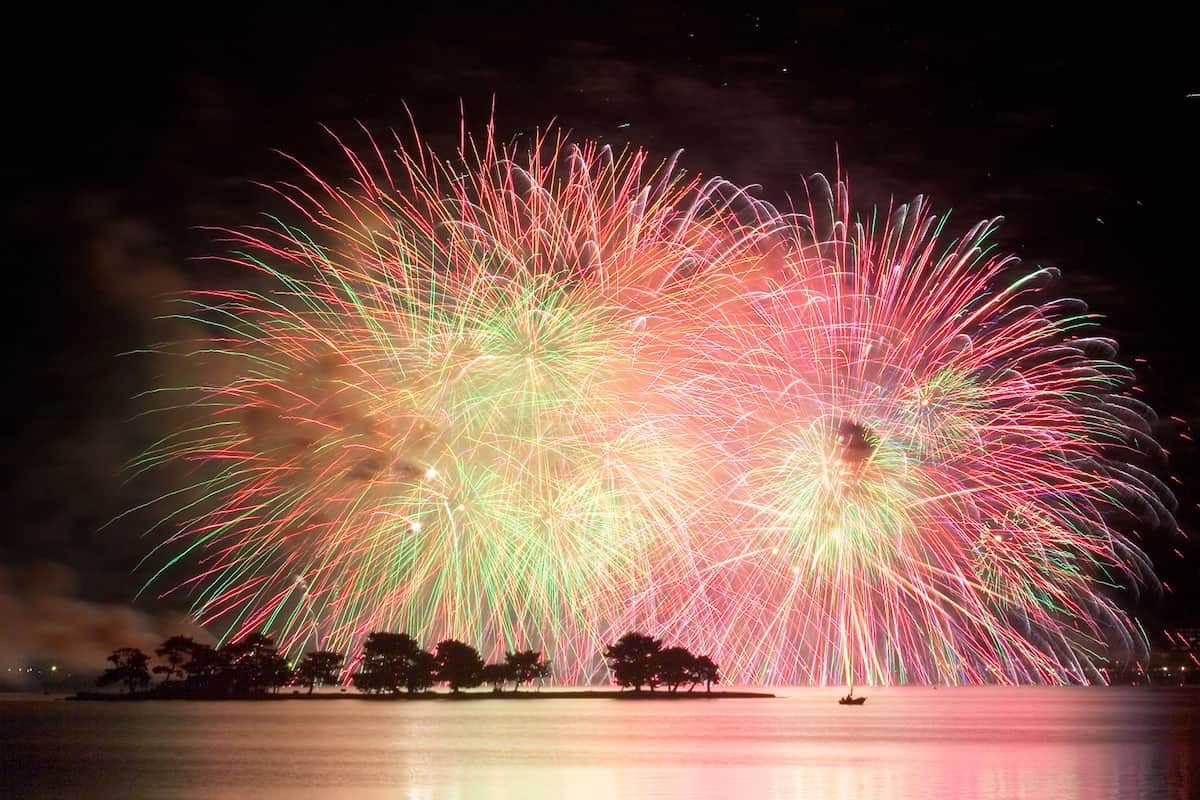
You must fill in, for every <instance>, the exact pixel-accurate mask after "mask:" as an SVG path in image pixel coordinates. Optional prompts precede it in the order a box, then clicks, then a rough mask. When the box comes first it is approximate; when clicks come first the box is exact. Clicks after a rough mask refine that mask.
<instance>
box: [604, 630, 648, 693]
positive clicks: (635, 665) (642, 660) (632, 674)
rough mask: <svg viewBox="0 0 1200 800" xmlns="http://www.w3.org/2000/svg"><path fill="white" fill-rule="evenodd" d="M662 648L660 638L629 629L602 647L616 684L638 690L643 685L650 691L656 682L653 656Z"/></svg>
mask: <svg viewBox="0 0 1200 800" xmlns="http://www.w3.org/2000/svg"><path fill="white" fill-rule="evenodd" d="M660 650H662V640H660V639H655V638H654V637H653V636H647V635H646V634H644V633H637V632H633V631H631V632H630V633H627V634H625V635H624V636H622V637H621V638H620V639H618V640H617V641H616V643H615V644H610V645H609V646H608V647H606V648H605V649H604V658H605V659H606V660H607V661H608V668H609V669H610V670H612V674H613V680H614V681H615V682H616V683H617V685H618V686H622V687H628V686H632V687H633V690H634V691H635V692H640V691H641V690H642V687H643V686H649V687H650V691H654V687H655V686H656V685H657V684H658V677H657V671H656V669H655V657H656V656H657V655H658V653H659V651H660Z"/></svg>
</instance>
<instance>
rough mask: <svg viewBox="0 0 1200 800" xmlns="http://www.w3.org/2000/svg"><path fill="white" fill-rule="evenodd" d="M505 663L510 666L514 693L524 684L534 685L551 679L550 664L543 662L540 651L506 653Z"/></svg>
mask: <svg viewBox="0 0 1200 800" xmlns="http://www.w3.org/2000/svg"><path fill="white" fill-rule="evenodd" d="M504 663H505V664H506V665H507V666H508V669H509V673H510V678H509V680H511V681H512V682H513V691H514V692H515V691H517V690H518V689H520V688H521V684H523V683H533V682H534V681H537V680H544V679H545V678H548V677H550V662H549V661H543V660H542V654H541V652H540V651H538V650H518V651H517V652H515V653H506V654H505V656H504Z"/></svg>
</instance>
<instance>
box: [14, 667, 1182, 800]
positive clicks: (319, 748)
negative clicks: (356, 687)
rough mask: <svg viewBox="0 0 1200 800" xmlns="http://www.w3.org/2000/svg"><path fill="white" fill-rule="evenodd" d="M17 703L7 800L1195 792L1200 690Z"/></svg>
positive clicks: (1088, 798) (1085, 797)
mask: <svg viewBox="0 0 1200 800" xmlns="http://www.w3.org/2000/svg"><path fill="white" fill-rule="evenodd" d="M775 691H776V692H778V693H779V694H780V695H781V696H780V697H779V698H777V699H774V700H770V699H768V700H734V699H725V700H706V701H702V702H627V701H621V700H544V701H527V702H506V701H492V700H488V701H478V702H465V703H445V702H418V703H403V702H399V703H366V702H351V701H345V702H342V701H337V702H280V703H235V702H229V703H183V702H176V703H161V702H147V703H128V704H126V703H119V704H118V703H111V704H110V703H67V702H49V701H41V702H39V701H12V702H0V770H2V777H0V796H3V797H119V798H123V799H128V798H140V797H147V798H150V797H154V798H157V797H168V796H169V797H172V798H186V797H197V798H199V797H203V798H220V797H253V798H256V799H262V798H274V797H280V798H285V797H286V798H291V799H292V800H294V799H295V798H300V797H331V798H360V797H398V798H476V797H480V798H512V800H535V799H537V798H564V797H577V798H596V800H618V799H619V798H639V799H640V798H684V797H687V798H752V799H753V800H763V799H765V798H831V799H833V800H851V799H853V800H875V799H876V798H922V800H925V799H927V798H934V799H935V800H937V799H940V798H945V799H947V800H949V799H950V798H953V800H967V799H968V798H1035V799H1036V800H1052V798H1072V799H1073V798H1078V799H1079V800H1100V799H1101V798H1119V799H1120V800H1130V799H1131V798H1172V799H1175V798H1178V799H1179V800H1183V799H1184V798H1196V797H1200V690H1188V689H1133V688H1125V689H1121V688H1109V689H1106V688H1069V689H1050V688H1045V689H1042V688H1028V689H1001V688H958V689H940V690H932V689H907V688H905V689H870V690H866V689H864V690H863V692H864V693H866V694H868V695H869V698H870V699H869V700H868V701H867V704H866V705H865V706H862V707H858V708H846V707H841V706H838V705H837V704H836V702H835V698H836V696H837V694H838V691H837V690H836V689H777V690H775Z"/></svg>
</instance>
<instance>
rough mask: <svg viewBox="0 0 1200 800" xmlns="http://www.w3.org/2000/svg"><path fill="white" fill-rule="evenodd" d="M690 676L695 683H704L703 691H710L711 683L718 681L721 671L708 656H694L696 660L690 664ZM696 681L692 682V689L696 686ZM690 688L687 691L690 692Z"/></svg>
mask: <svg viewBox="0 0 1200 800" xmlns="http://www.w3.org/2000/svg"><path fill="white" fill-rule="evenodd" d="M692 678H693V680H694V681H695V682H696V683H701V682H703V683H704V691H706V692H711V691H712V685H713V684H714V683H719V682H720V680H721V672H720V670H719V669H718V667H717V665H716V664H715V663H714V662H713V660H712V659H711V658H709V657H708V656H696V660H695V662H694V663H693V664H692ZM696 683H693V684H692V689H694V688H696ZM692 689H688V691H689V692H690V691H691V690H692Z"/></svg>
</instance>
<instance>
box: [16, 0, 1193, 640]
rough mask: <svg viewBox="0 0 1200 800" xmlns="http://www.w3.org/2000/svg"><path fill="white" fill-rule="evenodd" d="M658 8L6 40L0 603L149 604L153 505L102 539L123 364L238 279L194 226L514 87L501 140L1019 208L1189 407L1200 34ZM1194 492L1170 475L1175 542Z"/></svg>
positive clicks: (1178, 456) (116, 495) (114, 466)
mask: <svg viewBox="0 0 1200 800" xmlns="http://www.w3.org/2000/svg"><path fill="white" fill-rule="evenodd" d="M396 5H400V4H396ZM446 5H451V4H446ZM641 5H642V4H640V3H636V4H635V3H631V4H628V5H627V6H618V7H609V8H608V9H605V10H592V11H587V12H582V11H569V10H565V9H559V10H555V9H553V8H551V7H549V6H507V7H506V10H505V11H504V12H503V13H497V12H490V13H478V14H476V13H472V12H470V11H469V10H455V11H453V13H451V12H449V11H448V12H445V13H439V12H436V11H430V10H425V11H421V12H416V13H411V14H397V13H394V12H389V13H383V12H377V13H361V14H355V15H354V16H352V17H351V16H340V15H338V14H339V13H340V12H337V11H333V12H330V11H326V13H324V14H320V15H317V14H312V15H309V14H306V13H305V12H302V11H297V10H296V8H291V9H288V10H287V11H286V13H278V14H276V13H270V14H268V13H262V14H261V15H254V14H251V15H246V14H245V13H241V14H237V15H230V16H223V15H220V14H215V13H204V14H199V15H193V16H191V17H189V18H178V17H176V16H175V15H174V12H173V11H172V12H170V14H168V13H167V12H164V13H163V14H162V15H161V16H159V15H153V14H150V15H147V14H127V13H125V12H116V11H113V12H107V11H106V12H105V13H104V14H96V15H94V16H65V15H56V16H54V17H53V18H50V17H48V16H47V17H45V18H42V19H40V20H39V19H37V18H36V17H27V18H26V20H25V21H24V22H21V23H19V24H14V25H12V26H11V27H10V28H9V30H8V33H7V37H6V38H7V41H6V42H5V53H4V58H5V59H6V61H7V62H8V63H6V64H5V69H4V77H5V89H6V102H5V110H6V112H7V114H6V116H8V117H9V119H10V122H9V125H8V126H7V132H8V134H9V145H8V146H7V148H6V149H7V151H8V153H7V154H8V156H9V159H10V160H11V162H12V163H11V164H10V166H9V168H8V169H7V170H6V176H8V177H7V178H6V186H7V188H8V191H9V193H10V203H11V208H10V209H9V215H8V219H7V222H8V223H9V226H8V227H9V233H8V236H7V239H8V247H7V248H6V254H7V256H8V261H9V263H8V265H7V267H8V269H7V276H6V277H7V279H8V286H9V291H8V293H7V299H8V313H6V314H5V315H4V322H3V324H4V325H5V326H6V327H7V329H8V330H7V342H8V347H7V348H5V349H6V351H7V354H8V355H9V356H10V357H11V359H12V361H11V363H10V366H9V372H10V381H9V382H8V389H7V390H6V391H5V393H4V399H3V407H4V417H3V418H4V420H5V421H6V427H7V431H8V436H7V437H6V438H7V446H6V448H5V452H4V454H3V455H2V456H0V459H2V461H0V465H2V468H3V470H4V480H3V484H2V486H0V489H2V491H3V497H2V499H3V502H4V508H5V511H6V513H5V525H4V529H3V531H4V532H3V534H0V568H3V571H0V592H7V593H8V595H10V596H18V597H23V598H25V600H26V601H27V600H28V598H29V596H30V593H31V592H32V591H33V589H30V588H29V586H30V582H31V579H30V578H29V576H30V575H31V574H34V575H42V574H44V573H43V572H37V573H31V572H30V570H31V569H34V568H33V567H32V566H31V565H33V564H35V563H39V564H41V566H38V567H37V569H38V570H45V569H46V567H45V565H44V563H43V562H47V561H49V562H53V563H54V564H55V565H57V566H56V567H54V569H55V570H56V572H55V574H57V575H59V576H60V577H61V576H63V575H66V576H68V578H66V579H64V580H63V581H62V582H60V583H61V584H62V592H63V593H64V594H71V595H76V596H78V597H79V598H80V599H81V602H88V603H96V604H102V603H111V604H113V605H112V606H107V607H108V608H111V609H119V608H121V607H122V606H124V605H126V604H128V603H129V601H130V600H131V598H132V596H133V594H134V593H135V592H136V590H137V588H138V587H139V586H140V585H141V583H142V580H143V579H144V577H145V575H144V574H140V573H136V572H134V571H133V568H134V566H135V564H136V560H137V558H138V556H139V555H140V554H141V553H142V552H144V550H145V546H146V542H145V541H144V540H142V539H140V538H139V537H140V534H141V532H142V531H141V530H140V529H139V527H138V526H139V520H138V518H137V517H136V516H135V517H133V518H132V519H131V520H130V521H128V522H125V523H121V524H118V525H115V526H113V527H110V528H108V529H106V530H105V531H103V532H100V531H99V528H100V527H101V525H102V524H103V523H104V522H105V521H107V520H108V519H110V518H111V517H112V516H113V514H114V513H116V512H117V511H119V510H121V509H122V508H124V507H127V506H128V505H129V504H130V503H131V502H136V501H137V500H138V499H139V498H140V497H142V494H139V493H143V494H144V492H145V491H147V487H144V486H137V487H127V488H122V486H121V474H120V469H121V465H122V463H123V462H124V461H125V460H126V459H128V458H129V457H131V456H132V455H133V454H134V453H136V451H137V449H138V446H139V445H140V444H144V443H145V442H146V440H147V437H148V436H150V435H152V434H153V431H152V430H151V429H150V428H149V427H148V426H147V425H146V424H145V423H143V422H139V421H137V420H134V421H130V418H131V417H132V416H133V414H134V413H135V411H136V405H135V404H134V403H133V402H131V400H130V398H131V397H132V396H133V395H135V394H136V393H137V392H139V391H141V390H143V389H145V388H147V387H148V386H151V385H153V384H154V381H155V375H154V374H153V372H152V368H151V367H150V366H148V365H146V364H144V363H142V362H139V361H137V360H136V359H129V358H119V357H118V356H117V354H119V353H121V352H124V351H127V350H130V349H133V348H136V347H139V346H144V345H146V344H147V343H151V342H154V341H157V340H158V339H159V338H161V336H162V335H163V331H162V329H161V327H160V326H158V325H156V323H154V322H153V321H152V320H153V317H154V316H155V314H156V313H158V312H159V311H160V310H161V296H162V295H163V293H165V292H171V291H175V290H178V289H183V288H187V287H195V286H204V285H211V284H213V283H215V282H219V281H221V280H223V279H224V277H225V276H221V275H219V274H217V273H216V272H214V269H215V268H214V267H212V266H211V265H209V264H205V263H204V262H201V261H198V260H197V259H198V258H199V257H201V256H204V255H207V254H210V253H212V252H214V251H215V246H214V245H213V244H212V242H211V237H210V235H209V234H206V233H204V232H203V231H201V230H199V229H198V226H205V225H222V224H240V223H244V222H247V221H249V220H250V219H251V218H252V215H253V214H255V213H256V212H258V211H260V210H262V209H263V208H269V207H271V203H272V202H273V201H272V200H271V198H269V197H268V196H267V195H266V194H265V193H264V192H262V191H261V190H259V189H257V188H255V187H254V186H252V185H251V181H253V180H271V179H274V178H277V177H280V176H285V175H290V174H292V173H291V167H289V166H288V165H287V164H286V163H285V162H284V161H283V160H282V159H280V158H279V157H278V156H276V155H275V154H273V153H272V152H271V150H272V148H278V149H281V150H284V151H287V152H289V153H292V154H295V155H297V156H300V157H301V158H303V159H305V160H306V161H308V162H310V163H312V164H313V165H315V166H317V167H318V168H321V169H329V170H334V171H337V170H340V169H342V168H343V165H342V162H341V161H340V159H339V157H338V155H337V153H336V152H335V151H334V149H333V147H332V144H331V142H330V140H329V139H328V137H327V136H325V134H323V133H322V131H321V130H320V128H319V124H321V123H323V124H325V125H328V126H330V127H331V128H332V129H334V130H336V131H339V132H348V133H353V130H354V125H355V122H356V121H362V122H364V123H365V124H367V125H368V126H370V127H371V128H373V129H375V130H377V131H378V130H385V129H386V128H388V127H391V126H407V124H408V122H407V116H406V114H405V111H404V105H403V104H404V103H407V104H408V106H409V107H410V108H411V109H412V111H413V114H414V116H415V117H416V120H417V122H418V124H419V127H420V128H421V130H422V132H423V134H424V135H425V136H426V137H427V138H428V139H430V140H431V141H432V142H433V143H434V144H435V145H436V144H439V143H442V142H445V143H450V142H452V141H454V140H455V139H456V137H457V131H458V125H459V116H460V101H461V103H462V106H463V107H464V108H465V109H466V113H467V115H468V124H469V125H471V126H474V127H475V129H476V130H479V129H481V128H482V126H483V125H484V124H485V123H486V120H487V117H488V115H489V113H490V109H491V106H492V102H493V98H494V102H495V106H496V116H497V128H498V131H499V133H501V134H502V135H504V136H509V135H513V134H516V133H518V132H521V131H528V130H531V129H533V128H534V127H537V126H544V125H545V123H547V122H549V121H550V120H551V119H557V120H558V121H559V122H560V123H561V124H563V125H564V126H566V127H568V128H570V129H573V130H574V131H576V132H577V133H579V134H581V135H589V136H598V137H604V138H605V140H606V141H613V142H618V143H620V142H625V141H631V142H633V143H635V144H639V145H644V146H647V147H649V148H650V149H651V150H653V151H654V152H655V154H657V155H661V156H666V155H669V154H670V153H671V152H672V151H674V150H676V149H678V148H684V150H685V155H684V164H685V165H686V166H687V167H688V168H690V169H692V170H700V171H702V172H704V173H706V174H712V173H719V174H721V175H723V176H724V177H727V178H729V179H731V180H733V181H734V182H736V183H742V184H747V183H759V184H763V185H764V187H765V188H764V193H765V194H766V196H767V197H768V198H769V199H772V200H776V201H784V200H785V199H786V195H787V193H788V192H789V190H791V191H795V190H796V189H797V188H798V186H799V182H800V179H801V178H802V177H804V176H805V175H808V174H810V173H812V172H815V171H826V172H832V171H833V170H834V169H835V168H836V164H837V160H838V158H839V156H840V161H841V165H842V168H843V169H844V170H845V171H847V172H848V173H849V175H850V180H851V186H852V188H853V196H854V197H855V198H856V201H855V202H856V205H857V206H858V207H859V208H866V207H868V206H869V205H870V204H872V203H884V204H886V203H887V202H888V201H889V199H890V198H891V197H893V196H894V197H896V198H897V199H907V198H908V197H911V196H912V195H914V194H916V193H927V194H932V195H933V201H934V205H935V206H936V207H937V208H938V209H941V210H946V209H949V208H952V209H953V212H954V217H953V219H955V220H957V221H958V222H959V223H960V225H962V226H964V227H965V226H966V225H967V224H968V223H970V222H971V221H973V220H974V219H975V218H977V217H984V216H995V215H1004V216H1005V217H1006V218H1007V220H1008V222H1007V224H1006V226H1005V227H1004V228H1003V229H1002V233H1001V237H1000V241H1001V242H1002V243H1003V244H1004V246H1005V247H1006V248H1008V249H1010V250H1013V251H1015V252H1017V253H1018V254H1020V255H1021V256H1022V257H1023V258H1024V259H1026V260H1027V261H1028V262H1030V263H1034V264H1049V265H1054V266H1057V267H1060V268H1061V269H1062V270H1063V271H1064V273H1065V274H1066V276H1067V278H1066V280H1065V281H1064V284H1063V288H1064V291H1066V292H1069V293H1071V294H1075V295H1078V296H1081V297H1083V298H1084V299H1085V300H1087V301H1088V302H1089V303H1090V304H1091V306H1092V307H1093V309H1095V310H1098V311H1100V312H1102V313H1104V314H1105V315H1106V317H1107V331H1108V332H1109V333H1111V334H1113V335H1115V336H1117V338H1119V339H1120V341H1121V343H1122V358H1123V359H1124V360H1126V361H1127V362H1129V363H1134V359H1146V363H1145V364H1143V363H1141V362H1137V363H1138V369H1139V374H1140V376H1141V380H1142V386H1143V388H1144V390H1145V396H1146V397H1148V398H1149V399H1150V400H1151V401H1152V402H1153V403H1154V404H1155V405H1156V406H1157V407H1158V408H1159V409H1160V411H1161V412H1162V414H1163V417H1164V419H1166V418H1169V417H1170V416H1177V417H1180V418H1182V419H1184V420H1187V421H1189V422H1190V424H1192V425H1193V426H1194V425H1195V423H1196V422H1197V421H1198V419H1200V377H1198V372H1197V369H1196V367H1197V366H1198V365H1200V359H1197V357H1196V348H1197V342H1196V333H1195V331H1196V321H1195V317H1196V314H1197V309H1198V303H1197V298H1198V297H1200V291H1198V290H1200V278H1198V277H1197V271H1198V267H1200V264H1198V263H1197V257H1196V254H1197V252H1198V249H1200V246H1198V245H1196V243H1195V242H1196V236H1195V234H1194V228H1195V227H1196V225H1197V220H1200V216H1198V213H1200V204H1198V203H1197V199H1196V197H1197V194H1196V186H1197V185H1200V160H1198V158H1197V154H1196V147H1197V143H1198V142H1200V98H1192V99H1189V98H1188V94H1189V93H1196V92H1200V69H1198V68H1197V64H1198V63H1200V59H1197V57H1196V55H1195V50H1194V46H1195V45H1194V41H1189V40H1188V38H1189V36H1191V35H1192V33H1191V32H1194V30H1195V29H1196V27H1195V22H1196V20H1195V18H1194V17H1193V18H1190V19H1184V18H1178V17H1172V16H1171V15H1164V14H1157V15H1150V14H1144V15H1141V16H1138V14H1137V9H1136V7H1135V8H1134V9H1133V10H1132V11H1131V10H1130V8H1129V7H1126V8H1125V11H1124V13H1123V14H1122V15H1121V16H1117V15H1115V14H1114V15H1112V16H1104V15H1100V16H1097V15H1096V14H1095V13H1094V12H1095V10H1096V9H1092V11H1093V13H1092V14H1091V15H1090V16H1089V17H1088V18H1087V19H1080V18H1075V19H1071V18H1063V19H1061V20H1059V19H1048V18H1043V17H1032V16H1029V15H1028V14H1023V13H1020V14H1019V13H1017V12H1014V11H1009V10H1007V9H1004V8H1000V7H993V10H990V11H989V13H990V14H991V16H990V18H989V19H987V20H986V21H982V20H975V19H970V18H968V15H970V16H974V15H976V14H978V13H981V12H980V11H978V10H968V9H965V8H964V9H960V11H959V12H956V13H943V14H940V15H937V16H921V15H914V14H911V13H907V12H906V13H904V14H902V15H890V16H889V15H881V14H880V13H879V12H873V11H822V12H812V11H793V12H788V13H780V12H776V11H772V10H769V9H768V8H765V7H764V8H763V9H761V10H749V11H743V10H740V9H734V8H732V6H735V5H738V4H729V5H730V6H731V9H730V10H727V11H724V12H716V13H699V12H695V11H686V10H682V9H680V8H668V7H664V8H661V9H643V8H637V9H636V10H635V7H640V6H641ZM626 124H627V127H622V126H625V125H626ZM957 230H961V228H957ZM1160 427H1161V430H1160V432H1161V434H1162V438H1163V441H1164V443H1165V444H1166V445H1167V446H1168V447H1169V448H1170V449H1171V450H1172V453H1173V461H1172V464H1171V465H1170V467H1169V469H1168V470H1166V471H1165V473H1164V474H1166V472H1170V473H1174V474H1176V475H1178V476H1179V479H1180V480H1181V481H1183V483H1184V484H1188V483H1192V485H1193V486H1194V485H1195V483H1194V482H1195V481H1196V477H1197V474H1198V473H1200V470H1198V468H1197V466H1196V465H1197V458H1196V452H1195V448H1194V446H1191V445H1189V444H1188V443H1187V442H1186V440H1180V439H1179V438H1178V434H1179V433H1181V432H1186V430H1187V428H1185V427H1184V426H1183V425H1181V424H1178V423H1174V422H1169V421H1168V422H1166V423H1164V424H1163V425H1161V426H1160ZM1198 494H1200V493H1197V492H1196V491H1195V490H1194V489H1188V488H1187V487H1186V486H1184V487H1182V488H1181V489H1180V499H1181V502H1182V505H1183V507H1184V509H1185V513H1184V514H1183V517H1182V519H1183V523H1184V526H1185V528H1187V529H1195V528H1196V527H1197V526H1196V517H1195V514H1194V509H1195V503H1196V502H1197V500H1200V497H1198V496H1197V495H1198ZM1177 546H1178V547H1180V548H1181V549H1182V550H1184V552H1190V553H1192V554H1193V558H1192V559H1191V560H1190V563H1188V562H1184V561H1183V560H1181V559H1179V558H1177V557H1176V556H1174V555H1173V553H1172V549H1173V548H1175V547H1177ZM1147 547H1148V549H1149V550H1150V551H1151V552H1152V553H1153V554H1154V555H1155V557H1156V560H1158V561H1159V562H1160V564H1161V572H1162V574H1163V576H1164V577H1165V578H1166V579H1167V580H1168V583H1171V582H1174V584H1175V585H1176V587H1178V589H1179V592H1180V594H1177V595H1174V596H1171V595H1168V596H1167V598H1166V599H1165V600H1163V601H1147V602H1148V603H1149V605H1148V606H1147V609H1146V614H1147V618H1148V619H1151V620H1154V619H1167V620H1182V619H1184V618H1187V617H1189V616H1191V615H1193V613H1194V611H1195V604H1196V602H1197V594H1196V591H1195V588H1194V587H1195V586H1196V585H1198V584H1200V580H1198V579H1200V571H1198V568H1197V565H1198V564H1200V559H1197V558H1195V555H1196V551H1195V547H1194V546H1193V545H1190V544H1187V543H1180V542H1175V541H1166V540H1165V539H1161V538H1154V539H1153V540H1151V541H1149V542H1147ZM72 575H73V576H74V577H73V580H74V584H75V585H74V586H70V585H67V584H68V583H69V582H70V580H71V579H70V577H69V576H72ZM33 582H34V583H37V581H36V580H34V581H33ZM55 586H59V584H55ZM6 587H7V588H6ZM22 587H25V588H22ZM1186 587H1193V588H1192V589H1191V591H1190V594H1183V593H1185V592H1187V591H1188V590H1187V588H1186ZM56 591H57V589H56ZM0 598H3V595H2V594H0ZM26 605H28V603H26ZM139 607H140V608H142V609H144V610H146V611H148V612H157V611H159V610H160V609H159V608H158V607H157V605H156V603H155V601H153V600H147V601H141V603H140V606H139Z"/></svg>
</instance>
